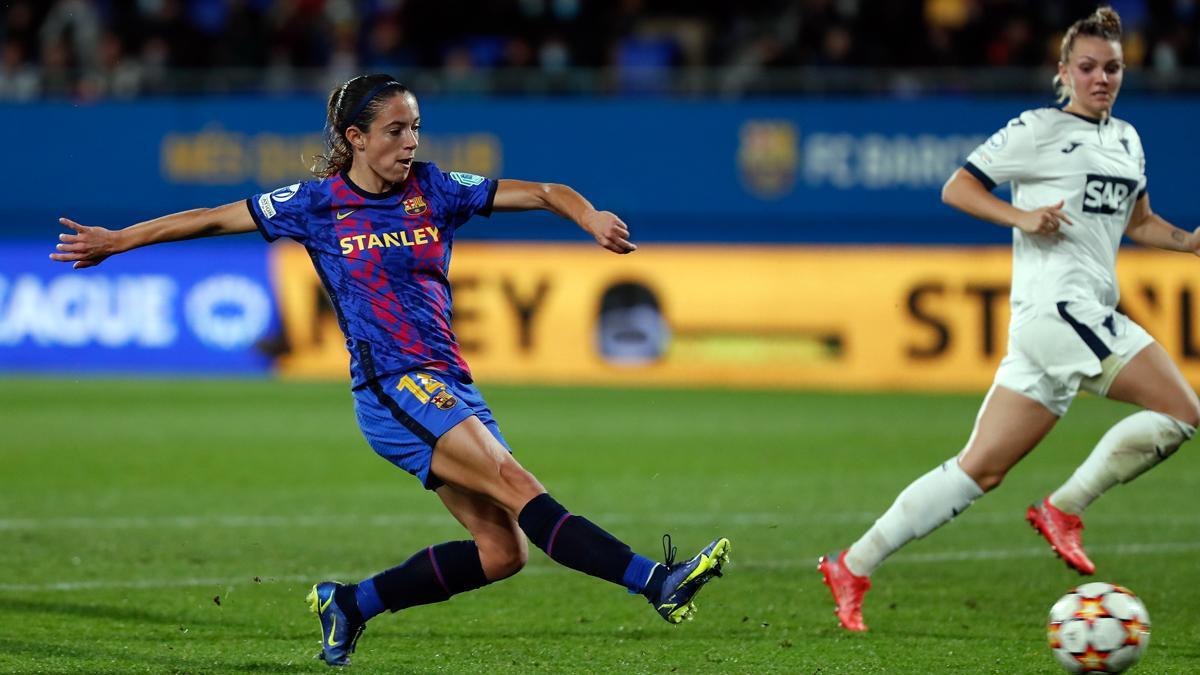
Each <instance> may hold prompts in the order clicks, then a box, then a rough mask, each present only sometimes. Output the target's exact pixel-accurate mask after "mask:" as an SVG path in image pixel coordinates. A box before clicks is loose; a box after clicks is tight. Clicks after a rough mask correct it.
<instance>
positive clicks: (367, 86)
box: [310, 73, 408, 178]
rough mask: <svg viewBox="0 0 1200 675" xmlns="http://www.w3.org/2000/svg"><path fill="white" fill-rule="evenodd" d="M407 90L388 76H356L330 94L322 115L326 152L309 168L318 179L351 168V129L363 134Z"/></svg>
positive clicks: (352, 153) (317, 157) (352, 152)
mask: <svg viewBox="0 0 1200 675" xmlns="http://www.w3.org/2000/svg"><path fill="white" fill-rule="evenodd" d="M405 93H408V87H406V86H404V85H403V84H400V82H398V81H397V80H396V78H394V77H392V76H391V75H385V74H382V73H380V74H376V75H359V76H358V77H355V78H352V79H350V80H347V81H346V83H345V84H343V85H342V86H340V87H338V88H336V89H334V90H333V91H332V92H330V93H329V102H328V103H327V104H326V115H325V152H324V153H322V154H319V155H317V156H316V157H314V158H313V164H312V167H311V168H310V171H312V173H313V175H314V176H316V177H317V178H328V177H330V176H333V175H336V174H337V173H339V172H341V171H345V170H347V169H349V168H350V163H351V161H353V159H354V151H352V150H351V149H350V143H349V142H347V141H346V130H347V129H349V128H350V127H352V126H355V127H358V128H359V129H362V130H363V131H366V130H367V129H368V128H369V127H370V126H371V123H372V122H374V121H375V118H376V117H377V116H378V115H379V111H380V110H381V109H383V106H384V104H385V103H386V102H387V101H388V99H390V98H391V97H392V96H396V95H399V94H405Z"/></svg>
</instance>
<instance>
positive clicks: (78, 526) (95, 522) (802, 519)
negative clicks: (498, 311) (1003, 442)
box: [0, 510, 1200, 533]
mask: <svg viewBox="0 0 1200 675" xmlns="http://www.w3.org/2000/svg"><path fill="white" fill-rule="evenodd" d="M588 515H589V517H591V518H593V519H594V520H595V521H597V522H600V523H622V524H627V523H658V524H661V525H662V526H664V527H670V526H672V525H751V526H752V525H762V526H772V525H778V526H793V525H797V524H804V523H816V524H865V523H871V522H873V521H874V520H875V519H876V518H877V517H879V513H874V512H868V511H861V512H845V511H843V512H838V513H814V512H811V511H810V512H797V513H786V512H780V511H758V512H756V511H745V512H736V511H732V512H731V511H720V510H717V511H713V512H712V513H657V512H654V511H647V512H645V513H640V514H633V513H601V514H597V515H595V516H592V515H591V514H588ZM1023 517H1024V513H1021V512H1015V513H1014V512H1008V511H1004V512H984V513H968V514H966V515H964V516H963V517H962V520H964V521H970V522H974V523H978V524H980V525H983V524H989V525H1002V524H1005V523H1020V522H1021V520H1022V519H1023ZM346 522H353V523H355V524H356V525H362V526H378V527H387V526H393V525H429V526H437V525H452V524H454V522H455V521H454V519H453V518H452V517H451V516H450V515H449V514H446V513H395V514H378V513H376V514H365V515H345V514H341V515H336V516H335V515H303V514H289V515H249V514H228V515H189V516H66V517H47V518H0V533H2V532H6V531H9V532H11V531H29V530H136V529H184V530H186V529H197V528H219V527H225V528H284V527H323V526H328V525H334V524H344V523H346ZM1088 523H1089V524H1135V525H1136V524H1158V525H1196V524H1200V514H1184V515H1163V514H1148V515H1125V514H1111V515H1110V514H1098V515H1094V516H1091V517H1089V519H1088Z"/></svg>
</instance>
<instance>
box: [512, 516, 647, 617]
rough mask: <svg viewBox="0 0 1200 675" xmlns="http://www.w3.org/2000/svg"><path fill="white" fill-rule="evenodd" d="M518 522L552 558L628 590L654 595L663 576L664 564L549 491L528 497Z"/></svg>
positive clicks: (530, 537)
mask: <svg viewBox="0 0 1200 675" xmlns="http://www.w3.org/2000/svg"><path fill="white" fill-rule="evenodd" d="M517 523H518V524H519V525H520V526H521V530H522V531H524V532H525V535H526V536H528V537H529V541H532V542H533V545H534V546H537V547H538V548H540V549H542V550H543V551H545V552H546V555H547V556H549V557H550V559H551V560H553V561H554V562H556V563H558V564H560V565H565V566H567V567H570V568H571V569H573V570H578V571H580V572H583V573H584V574H589V575H591V576H593V577H597V578H599V579H604V580H605V581H611V582H612V583H614V584H618V585H621V586H624V587H626V588H628V589H629V592H630V593H642V594H643V595H646V596H647V597H649V598H651V599H653V598H654V597H656V596H657V592H658V587H660V586H661V585H662V578H664V577H665V576H666V574H665V573H664V572H665V569H666V568H665V567H664V566H662V565H658V564H656V563H655V562H654V561H652V560H650V559H649V558H645V557H643V556H640V555H638V554H636V553H634V552H633V551H632V550H630V548H629V546H627V545H626V544H625V543H624V542H622V541H620V540H619V539H617V538H616V537H614V536H612V535H611V534H609V533H607V532H605V531H604V530H602V529H600V528H599V527H598V526H596V525H595V524H594V523H592V522H591V521H589V520H588V519H587V518H584V517H582V516H576V515H573V514H571V513H569V512H567V510H566V509H565V508H563V506H562V505H561V504H559V503H558V502H556V501H554V498H553V497H551V496H550V495H549V494H548V493H542V494H540V495H538V496H537V497H534V498H533V499H531V500H529V503H528V504H526V505H525V506H524V507H523V508H522V509H521V513H520V515H518V516H517Z"/></svg>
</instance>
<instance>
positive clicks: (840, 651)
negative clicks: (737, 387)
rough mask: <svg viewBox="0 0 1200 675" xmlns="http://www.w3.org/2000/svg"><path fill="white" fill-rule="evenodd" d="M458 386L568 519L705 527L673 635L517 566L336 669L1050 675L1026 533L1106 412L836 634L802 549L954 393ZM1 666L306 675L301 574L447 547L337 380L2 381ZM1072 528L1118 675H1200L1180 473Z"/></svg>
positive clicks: (1042, 456) (922, 555)
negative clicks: (1144, 625)
mask: <svg viewBox="0 0 1200 675" xmlns="http://www.w3.org/2000/svg"><path fill="white" fill-rule="evenodd" d="M483 389H484V393H485V394H486V395H487V397H488V399H489V401H490V403H491V404H492V407H493V408H494V409H495V411H496V413H497V417H498V419H499V420H500V423H501V426H502V428H503V430H504V432H505V433H506V435H507V437H508V439H509V441H510V442H511V443H512V445H513V447H514V448H515V449H516V451H517V456H518V457H519V458H520V459H521V461H522V462H523V463H524V464H525V466H527V467H528V468H530V469H531V470H532V471H533V472H534V473H535V474H536V475H537V476H538V477H539V478H541V480H542V481H543V482H544V483H545V484H546V485H547V486H548V487H549V489H550V490H551V492H552V493H553V494H554V495H555V496H556V497H557V498H558V499H559V500H560V501H562V502H563V503H564V504H565V505H566V506H567V507H568V508H569V509H571V510H572V511H574V512H576V513H580V514H584V515H587V516H588V517H589V518H591V519H592V520H594V521H596V522H597V523H599V524H601V525H602V526H604V527H606V528H607V529H609V530H610V531H612V532H613V533H615V534H616V535H618V536H620V537H622V538H623V539H625V540H626V541H627V542H629V543H630V544H631V545H632V546H633V547H634V548H635V549H636V550H639V551H640V552H642V553H643V554H645V555H649V556H651V557H655V558H657V557H658V556H660V555H661V553H660V550H661V544H660V537H661V535H662V534H663V533H664V532H669V533H671V534H672V536H673V538H674V540H675V543H676V544H677V545H678V546H679V549H680V556H681V557H682V556H690V555H692V554H693V553H694V552H695V550H698V549H699V547H700V546H702V545H704V544H705V543H707V542H708V541H709V540H710V539H712V538H713V537H715V536H717V535H724V536H728V537H729V538H730V539H731V540H732V541H733V552H732V564H731V565H730V567H729V568H728V570H727V574H726V576H725V578H724V579H720V580H717V581H716V582H714V583H713V584H712V585H711V586H710V587H709V588H707V589H706V590H705V591H704V593H702V594H701V595H700V596H699V599H698V605H699V613H698V615H697V617H696V620H695V621H692V622H689V623H687V624H685V625H682V626H670V625H668V624H666V623H665V622H663V621H662V620H661V619H660V618H659V617H658V616H657V615H655V614H654V612H653V611H652V610H651V609H650V607H649V606H647V604H646V603H645V602H644V601H643V600H642V599H641V598H640V597H636V596H629V595H628V594H626V593H625V592H624V591H623V590H622V589H620V588H616V587H613V586H610V585H608V584H606V583H604V582H601V581H598V580H595V579H591V578H588V577H585V576H582V575H579V574H577V573H574V572H571V571H568V570H565V569H562V568H559V567H557V566H556V565H554V564H553V563H550V562H549V561H548V560H546V558H545V557H544V556H543V555H542V554H541V552H540V551H537V550H532V551H531V555H530V564H529V566H528V567H527V568H526V570H525V571H524V572H523V573H521V574H520V575H518V576H517V577H515V578H513V579H510V580H508V581H506V582H504V583H500V584H497V585H494V586H491V587H488V588H485V589H483V590H481V591H477V592H475V593H471V594H468V595H465V596H460V597H456V598H454V599H453V600H451V601H450V602H448V603H444V604H441V605H435V606H429V607H420V608H415V609H412V610H409V611H406V612H403V613H400V614H396V615H384V616H381V617H380V618H378V619H376V620H375V621H373V622H372V623H371V625H370V626H369V627H368V629H367V632H366V634H365V635H364V636H363V639H362V641H361V642H360V644H359V650H358V653H357V654H356V655H355V657H354V665H353V669H354V671H356V672H379V673H398V672H399V673H402V672H414V673H415V672H430V671H439V672H512V673H525V672H547V673H562V672H613V673H617V672H620V673H625V672H649V673H663V672H679V673H692V672H721V673H726V672H740V673H758V672H788V673H967V672H970V673H1055V672H1059V671H1058V666H1057V665H1055V664H1054V662H1053V660H1052V658H1051V655H1050V653H1049V650H1048V649H1047V647H1046V645H1045V641H1044V625H1043V622H1044V620H1045V616H1046V612H1047V611H1048V610H1049V608H1050V605H1051V604H1052V603H1053V601H1054V600H1055V599H1056V598H1058V597H1059V595H1061V594H1062V593H1064V592H1066V591H1067V590H1068V589H1070V588H1071V587H1073V586H1074V585H1076V584H1077V583H1079V582H1080V577H1079V576H1078V575H1075V574H1074V573H1072V572H1070V571H1069V570H1068V569H1067V568H1066V567H1065V566H1064V565H1063V564H1062V563H1061V562H1060V561H1058V560H1057V559H1055V558H1054V557H1053V556H1052V554H1051V553H1050V552H1049V550H1048V549H1047V548H1046V547H1045V546H1044V544H1043V543H1042V542H1041V540H1040V538H1038V537H1037V536H1036V535H1035V534H1034V533H1033V531H1032V530H1031V529H1030V528H1029V527H1028V526H1027V525H1026V524H1025V522H1024V520H1023V514H1024V508H1025V506H1026V505H1027V504H1028V503H1029V502H1031V501H1032V500H1034V499H1035V498H1038V497H1041V496H1043V495H1044V494H1046V493H1047V492H1048V491H1049V490H1051V489H1052V488H1054V487H1055V486H1056V485H1058V483H1059V482H1061V481H1062V480H1063V479H1064V478H1065V477H1066V476H1067V475H1068V473H1069V472H1070V471H1071V470H1072V469H1073V467H1074V466H1075V465H1076V464H1077V463H1078V462H1079V461H1081V460H1082V459H1083V457H1084V456H1085V455H1086V454H1087V452H1088V451H1089V450H1090V448H1091V446H1092V444H1093V443H1094V442H1095V441H1096V440H1097V439H1098V438H1099V437H1100V435H1101V434H1102V433H1103V432H1104V430H1105V429H1106V428H1107V427H1108V426H1109V425H1111V424H1112V423H1113V422H1115V421H1116V420H1118V419H1120V418H1121V417H1122V416H1124V415H1126V414H1128V413H1129V412H1130V409H1129V408H1127V407H1125V406H1121V405H1118V404H1113V403H1110V402H1106V401H1099V400H1096V399H1087V398H1085V399H1081V400H1080V401H1078V402H1077V403H1076V405H1075V407H1074V408H1073V409H1072V410H1071V412H1070V413H1069V414H1068V415H1067V417H1066V418H1065V419H1064V420H1063V422H1062V423H1060V425H1059V428H1058V429H1056V430H1055V431H1054V432H1053V433H1052V434H1051V436H1050V438H1049V439H1048V440H1047V442H1046V443H1045V444H1043V446H1042V447H1041V448H1039V449H1038V450H1037V451H1036V452H1035V453H1033V455H1031V456H1030V457H1029V458H1028V459H1027V460H1026V461H1025V462H1024V463H1022V464H1021V465H1020V466H1018V467H1017V469H1016V470H1015V471H1014V472H1013V473H1012V474H1011V475H1010V476H1009V477H1008V480H1007V482H1006V483H1005V484H1004V485H1003V486H1001V487H1000V488H999V490H998V491H997V492H994V493H993V494H991V495H989V496H988V497H986V498H984V499H983V500H981V501H980V502H979V503H977V504H976V505H975V506H974V507H972V509H971V510H970V511H968V512H967V513H966V514H964V515H963V516H962V517H960V518H959V519H958V520H956V521H955V522H953V523H951V524H950V525H948V526H946V527H944V528H942V529H941V530H939V531H937V532H935V533H934V534H932V535H931V536H929V537H927V538H926V539H924V540H921V541H918V542H915V543H914V544H912V545H911V546H909V547H908V548H906V549H905V550H903V551H901V552H900V553H899V554H898V555H897V556H896V557H894V558H893V559H892V560H890V561H889V562H888V563H887V564H885V565H884V566H883V567H882V568H881V569H880V570H879V571H878V572H877V573H876V574H875V577H874V580H873V581H874V584H875V589H874V590H873V591H871V593H870V594H869V595H868V596H867V603H866V618H867V621H868V623H869V625H870V626H871V631H870V632H869V633H867V634H863V635H851V634H847V633H845V632H843V631H842V630H841V629H840V628H838V626H837V623H836V619H835V618H834V616H833V614H832V611H831V609H832V606H831V601H830V599H829V597H828V593H827V592H826V589H825V587H824V586H823V585H821V583H820V578H819V576H818V575H817V573H816V572H815V569H814V566H815V561H816V557H817V556H818V555H819V554H821V553H824V552H827V551H830V550H833V549H835V548H840V547H843V546H845V545H847V544H849V543H850V542H851V541H852V540H853V539H854V538H856V537H857V536H858V535H859V534H860V533H861V532H862V531H863V530H864V529H865V528H866V527H867V526H868V525H869V524H870V523H871V522H872V520H873V519H874V518H875V517H876V516H877V515H878V514H879V513H881V512H882V511H883V510H884V509H885V508H887V506H888V505H889V504H890V503H891V501H892V499H893V498H894V496H895V495H896V493H897V492H899V490H900V489H902V488H903V487H904V486H905V485H907V484H908V482H909V481H911V480H912V479H914V478H915V477H916V476H918V475H919V474H921V473H923V472H925V471H927V470H928V469H930V468H931V467H933V466H934V465H935V464H937V463H938V462H941V461H942V460H944V459H945V458H947V457H949V456H951V455H953V454H954V453H955V452H957V451H958V449H959V448H960V447H961V446H962V444H963V442H964V441H965V439H966V436H967V434H968V432H969V431H970V425H971V421H972V419H973V418H974V414H975V410H976V407H977V406H978V404H979V401H980V398H981V397H980V396H979V395H963V396H955V395H885V394H862V395H857V394H829V393H814V392H806V393H797V392H761V391H752V392H747V391H725V390H705V391H699V390H686V391H684V390H653V389H634V390H617V389H575V388H519V387H500V386H488V385H487V384H486V383H485V384H484V387H483ZM0 419H2V420H3V424H0V433H2V434H3V437H2V440H0V476H2V478H3V487H0V672H12V671H16V672H28V671H36V672H187V673H208V672H213V673H215V672H284V673H287V672H324V671H325V670H326V668H325V666H324V665H323V664H321V663H320V662H317V661H314V660H313V658H312V657H313V654H314V653H315V652H316V651H317V648H318V640H319V637H318V628H317V621H316V619H315V618H314V617H313V616H312V615H311V614H309V613H308V610H307V608H306V606H305V604H304V602H303V599H304V596H305V593H306V592H307V591H308V588H309V586H310V585H311V584H312V582H314V581H317V580H320V579H322V578H326V577H331V576H332V577H334V578H340V579H342V580H346V581H356V580H358V579H359V578H362V577H364V576H366V575H368V574H371V573H373V572H376V571H379V570H381V569H383V568H386V567H389V566H391V565H394V564H396V563H398V562H400V561H402V560H404V559H405V558H407V557H408V556H409V555H410V554H411V553H413V552H414V551H416V550H418V549H419V548H423V547H424V546H427V545H429V544H433V543H437V542H441V541H445V540H448V539H454V538H462V537H463V536H464V532H463V531H462V530H461V528H459V526H458V525H457V524H456V523H455V522H454V521H453V520H452V519H451V518H450V516H449V515H447V514H446V513H444V511H443V510H442V509H441V506H440V503H439V502H438V501H437V499H436V498H435V497H433V496H432V495H430V494H426V493H425V492H424V491H423V490H421V489H420V487H419V486H418V485H417V483H416V481H414V480H413V479H412V478H410V477H409V476H408V475H407V474H404V473H403V472H401V471H399V470H396V469H393V468H391V467H390V465H388V464H387V463H385V462H384V461H383V460H381V459H379V458H378V457H376V456H375V454H374V453H373V452H371V450H370V449H369V448H368V447H367V445H366V443H365V442H364V441H363V440H362V438H361V436H360V435H359V432H358V429H357V427H356V426H355V422H354V415H353V412H352V407H351V399H350V395H349V392H348V391H346V389H345V387H344V386H342V385H338V384H308V383H282V382H274V381H257V380H251V381H236V380H235V381H230V380H203V381H176V380H145V381H108V380H82V381H69V380H37V379H5V380H0ZM1194 446H1195V442H1193V444H1192V446H1187V445H1185V446H1184V448H1183V450H1181V451H1180V453H1179V456H1177V457H1175V458H1172V459H1171V460H1170V461H1169V462H1168V463H1167V464H1166V465H1164V466H1163V467H1160V468H1159V469H1157V470H1155V471H1153V472H1151V473H1149V474H1147V475H1146V476H1144V477H1143V478H1142V479H1140V480H1139V481H1137V482H1136V483H1134V484H1132V485H1129V486H1121V487H1118V488H1116V489H1115V490H1113V491H1112V492H1111V493H1110V494H1109V495H1107V496H1106V497H1105V498H1104V499H1102V500H1101V501H1100V502H1098V503H1097V504H1096V505H1095V506H1094V507H1093V508H1092V510H1091V511H1090V512H1089V513H1088V516H1087V518H1086V523H1087V526H1088V529H1087V530H1086V532H1085V533H1084V542H1085V544H1087V545H1088V549H1089V551H1090V552H1091V554H1092V557H1093V559H1094V560H1095V561H1096V563H1097V564H1098V566H1099V569H1100V572H1099V573H1098V575H1097V577H1096V579H1097V580H1105V581H1113V582H1117V583H1121V584H1124V585H1126V586H1129V587H1130V588H1132V589H1133V590H1134V591H1135V592H1137V593H1138V594H1139V595H1140V596H1141V597H1142V599H1143V600H1144V601H1145V602H1146V605H1147V607H1148V608H1149V610H1150V616H1151V618H1152V620H1153V639H1152V640H1151V644H1150V649H1149V651H1148V652H1147V654H1146V658H1145V659H1144V661H1143V662H1142V664H1141V665H1140V666H1139V668H1140V671H1141V672H1145V673H1185V672H1196V671H1197V669H1198V668H1200V613H1198V612H1197V611H1196V608H1197V607H1200V563H1198V562H1197V560H1198V554H1200V515H1198V513H1197V508H1196V507H1197V503H1198V502H1197V495H1198V494H1200V459H1198V458H1197V456H1196V453H1197V451H1198V448H1196V447H1194Z"/></svg>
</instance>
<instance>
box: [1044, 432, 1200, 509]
mask: <svg viewBox="0 0 1200 675" xmlns="http://www.w3.org/2000/svg"><path fill="white" fill-rule="evenodd" d="M1195 433H1196V428H1195V427H1193V426H1191V425H1190V424H1185V423H1183V422H1180V421H1179V420H1177V419H1175V418H1174V417H1171V416H1170V415H1164V414H1162V413H1157V412H1153V411H1151V410H1143V411H1141V412H1137V413H1134V414H1132V415H1130V416H1129V417H1126V418H1125V419H1123V420H1121V421H1120V422H1117V423H1116V424H1114V425H1113V428H1111V429H1109V430H1108V433H1106V434H1104V437H1103V438H1101V439H1100V442H1099V443H1097V444H1096V448H1095V449H1094V450H1092V454H1090V455H1088V458H1087V459H1086V460H1084V462H1083V464H1080V465H1079V468H1078V469H1075V473H1074V474H1072V476H1071V477H1070V478H1069V479H1067V482H1066V483H1063V485H1062V487H1060V488H1058V489H1057V490H1055V491H1054V493H1053V494H1051V495H1050V503H1051V504H1052V505H1054V507H1055V508H1058V509H1061V510H1062V511H1065V512H1067V513H1074V514H1076V515H1078V514H1080V513H1083V510H1084V509H1086V508H1087V507H1088V505H1089V504H1091V503H1092V502H1093V501H1095V499H1096V498H1097V497H1099V496H1100V495H1102V494H1104V493H1105V492H1106V491H1107V490H1108V489H1109V488H1111V487H1112V486H1114V485H1116V484H1117V483H1128V482H1129V481H1131V480H1133V479H1134V478H1137V477H1138V476H1140V475H1142V474H1143V473H1145V472H1146V470H1148V469H1149V468H1150V467H1152V466H1154V465H1155V464H1158V463H1159V462H1161V461H1163V460H1164V459H1166V458H1167V457H1170V456H1171V455H1172V454H1173V453H1174V452H1175V451H1176V450H1178V449H1179V446H1180V445H1183V442H1184V441H1186V440H1188V439H1189V438H1191V437H1192V435H1193V434H1195Z"/></svg>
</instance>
